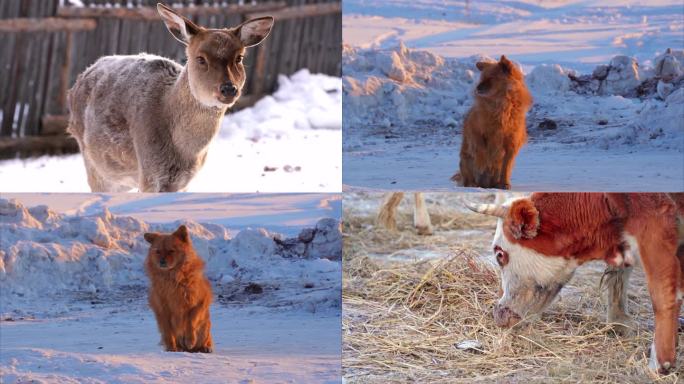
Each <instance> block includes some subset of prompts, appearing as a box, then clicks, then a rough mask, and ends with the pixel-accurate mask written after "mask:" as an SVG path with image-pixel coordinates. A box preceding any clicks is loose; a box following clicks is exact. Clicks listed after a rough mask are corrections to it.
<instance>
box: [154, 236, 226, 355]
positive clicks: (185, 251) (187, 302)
mask: <svg viewBox="0 0 684 384" xmlns="http://www.w3.org/2000/svg"><path fill="white" fill-rule="evenodd" d="M145 240H147V241H148V242H149V243H150V250H149V253H148V255H147V260H146V261H145V271H146V272H147V275H148V276H149V278H150V283H151V284H150V292H149V303H150V308H152V311H153V312H154V315H155V317H156V318H157V325H158V327H159V332H160V333H161V342H162V344H163V345H164V347H165V348H166V350H167V351H184V352H206V353H209V352H212V350H213V347H214V346H213V342H212V340H211V320H210V317H209V305H210V304H211V298H212V293H211V285H210V284H209V280H207V278H206V277H205V276H204V261H202V259H201V258H200V257H199V256H197V254H196V253H195V251H194V249H193V247H192V242H191V240H190V236H189V235H188V230H187V228H186V227H185V226H184V225H181V226H180V227H179V228H178V229H177V230H176V232H174V233H172V234H168V235H166V234H159V233H146V234H145Z"/></svg>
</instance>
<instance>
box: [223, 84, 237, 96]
mask: <svg viewBox="0 0 684 384" xmlns="http://www.w3.org/2000/svg"><path fill="white" fill-rule="evenodd" d="M221 95H223V97H228V96H237V88H235V86H234V85H233V83H231V82H230V81H229V82H227V83H223V84H221Z"/></svg>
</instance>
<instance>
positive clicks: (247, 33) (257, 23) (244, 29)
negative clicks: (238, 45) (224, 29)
mask: <svg viewBox="0 0 684 384" xmlns="http://www.w3.org/2000/svg"><path fill="white" fill-rule="evenodd" d="M274 22H275V20H274V19H273V18H272V17H271V16H266V17H259V18H256V19H252V20H247V21H245V22H244V23H242V24H241V25H240V26H238V27H237V35H238V37H239V38H240V41H241V42H242V44H243V45H244V46H245V47H252V46H255V45H257V44H259V43H261V42H262V41H264V39H265V38H266V37H267V36H268V34H269V33H271V29H272V28H273V23H274Z"/></svg>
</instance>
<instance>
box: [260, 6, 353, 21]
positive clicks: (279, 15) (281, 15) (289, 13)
mask: <svg viewBox="0 0 684 384" xmlns="http://www.w3.org/2000/svg"><path fill="white" fill-rule="evenodd" d="M336 13H339V14H340V15H342V4H341V3H339V2H337V3H318V4H307V5H297V6H293V7H287V8H282V9H279V10H275V11H258V12H250V13H248V14H247V18H248V19H254V18H257V17H264V16H273V17H274V18H275V19H276V21H277V20H287V19H302V18H309V17H314V16H324V15H330V14H336Z"/></svg>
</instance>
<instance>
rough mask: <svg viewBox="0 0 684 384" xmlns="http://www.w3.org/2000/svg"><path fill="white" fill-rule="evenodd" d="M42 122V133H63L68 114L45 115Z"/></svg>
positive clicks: (67, 122) (66, 124)
mask: <svg viewBox="0 0 684 384" xmlns="http://www.w3.org/2000/svg"><path fill="white" fill-rule="evenodd" d="M42 124H43V131H42V132H41V134H43V135H57V134H65V133H66V129H67V126H68V125H69V115H45V116H43V119H42Z"/></svg>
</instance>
